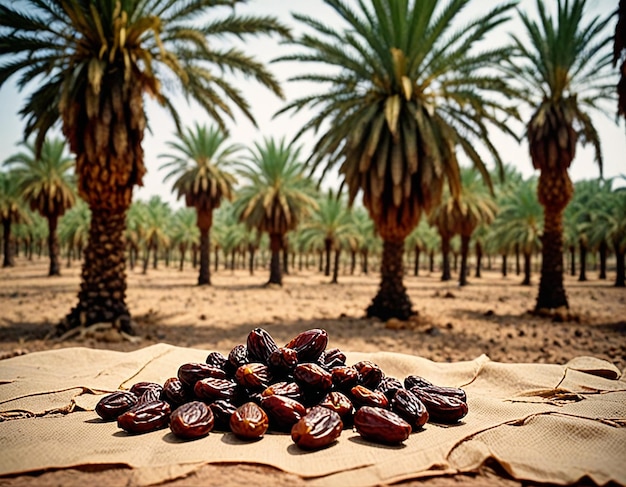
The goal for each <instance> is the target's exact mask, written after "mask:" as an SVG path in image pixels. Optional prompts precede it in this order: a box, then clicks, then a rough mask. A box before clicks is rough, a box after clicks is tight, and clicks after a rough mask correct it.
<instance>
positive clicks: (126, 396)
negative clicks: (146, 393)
mask: <svg viewBox="0 0 626 487" xmlns="http://www.w3.org/2000/svg"><path fill="white" fill-rule="evenodd" d="M138 399H139V398H138V397H137V396H136V395H135V394H133V393H132V392H130V391H116V392H114V393H112V394H109V395H107V396H104V397H103V398H102V399H100V400H99V401H98V404H96V414H97V415H98V416H100V417H101V418H102V419H104V420H106V421H111V420H113V419H117V418H118V416H120V415H122V414H124V413H125V412H126V411H128V410H129V409H130V408H132V407H133V406H134V405H135V404H137V400H138Z"/></svg>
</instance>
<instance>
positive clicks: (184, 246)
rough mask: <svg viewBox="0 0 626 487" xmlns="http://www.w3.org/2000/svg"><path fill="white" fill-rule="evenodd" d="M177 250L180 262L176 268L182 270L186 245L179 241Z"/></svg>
mask: <svg viewBox="0 0 626 487" xmlns="http://www.w3.org/2000/svg"><path fill="white" fill-rule="evenodd" d="M178 251H179V252H180V262H179V264H178V270H179V271H182V270H183V265H184V264H185V253H187V245H186V244H182V243H181V244H180V245H179V246H178Z"/></svg>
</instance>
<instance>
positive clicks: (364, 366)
mask: <svg viewBox="0 0 626 487" xmlns="http://www.w3.org/2000/svg"><path fill="white" fill-rule="evenodd" d="M352 367H354V369H355V370H356V371H357V372H358V373H359V384H361V385H362V386H365V387H367V388H368V389H372V390H373V389H376V388H377V387H378V384H380V381H381V380H382V378H383V376H384V374H383V371H382V369H381V368H380V367H379V366H378V365H376V364H375V363H374V362H370V361H368V360H363V361H361V362H358V363H356V364H354V365H353V366H352Z"/></svg>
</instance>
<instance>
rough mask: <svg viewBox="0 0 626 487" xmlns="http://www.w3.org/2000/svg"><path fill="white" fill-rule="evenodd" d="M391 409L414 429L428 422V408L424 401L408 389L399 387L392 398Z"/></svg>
mask: <svg viewBox="0 0 626 487" xmlns="http://www.w3.org/2000/svg"><path fill="white" fill-rule="evenodd" d="M391 410H392V411H393V412H394V413H396V414H397V415H398V416H400V417H401V418H402V419H404V420H405V421H406V422H407V423H409V424H410V425H411V428H413V431H415V430H417V429H419V428H421V427H422V426H424V425H425V424H426V423H427V422H428V418H429V416H428V410H427V409H426V406H424V403H423V402H422V401H420V399H419V398H418V397H417V396H416V395H415V394H413V393H412V392H411V391H407V390H406V389H398V390H397V391H396V393H395V395H394V396H393V399H392V400H391Z"/></svg>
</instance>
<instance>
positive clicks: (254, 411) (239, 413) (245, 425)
mask: <svg viewBox="0 0 626 487" xmlns="http://www.w3.org/2000/svg"><path fill="white" fill-rule="evenodd" d="M268 425H269V418H268V417H267V414H266V413H265V411H263V409H261V407H260V406H257V405H256V404H255V403H253V402H247V403H245V404H243V405H242V406H239V407H238V408H237V409H236V410H235V412H234V413H233V414H232V416H231V417H230V430H231V431H232V432H233V433H234V434H235V436H237V438H240V439H242V440H257V439H259V438H262V437H263V435H264V434H265V432H266V431H267V428H268Z"/></svg>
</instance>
